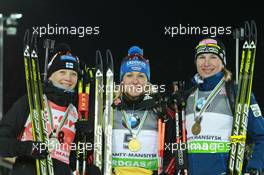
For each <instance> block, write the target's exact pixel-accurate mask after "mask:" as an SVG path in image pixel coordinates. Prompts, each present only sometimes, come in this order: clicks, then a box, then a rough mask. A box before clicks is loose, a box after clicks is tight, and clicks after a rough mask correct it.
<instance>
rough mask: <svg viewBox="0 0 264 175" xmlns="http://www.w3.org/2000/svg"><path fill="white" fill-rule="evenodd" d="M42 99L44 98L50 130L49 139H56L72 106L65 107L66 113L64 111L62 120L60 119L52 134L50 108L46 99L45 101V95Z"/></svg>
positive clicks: (52, 126)
mask: <svg viewBox="0 0 264 175" xmlns="http://www.w3.org/2000/svg"><path fill="white" fill-rule="evenodd" d="M43 98H44V103H45V106H46V108H47V109H48V120H49V123H50V128H51V137H56V138H57V136H58V134H59V132H60V131H61V128H62V126H63V125H64V124H65V122H66V119H67V118H68V116H69V112H70V109H72V108H73V104H70V105H69V106H68V107H67V109H66V111H65V113H64V115H63V117H62V119H61V121H60V123H59V125H58V127H57V128H56V130H55V132H54V125H53V115H52V112H51V109H50V106H49V103H48V99H47V97H46V96H45V95H44V96H43ZM54 133H55V134H54Z"/></svg>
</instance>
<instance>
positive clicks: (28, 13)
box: [0, 0, 264, 112]
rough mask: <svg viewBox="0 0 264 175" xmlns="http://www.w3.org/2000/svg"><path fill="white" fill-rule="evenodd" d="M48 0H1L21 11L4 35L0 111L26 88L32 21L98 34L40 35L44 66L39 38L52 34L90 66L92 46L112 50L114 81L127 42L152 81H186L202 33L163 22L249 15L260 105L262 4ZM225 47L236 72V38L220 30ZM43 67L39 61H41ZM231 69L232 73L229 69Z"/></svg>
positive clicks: (231, 20) (7, 8)
mask: <svg viewBox="0 0 264 175" xmlns="http://www.w3.org/2000/svg"><path fill="white" fill-rule="evenodd" d="M84 2H85V1H83V2H79V1H77V0H75V1H51V0H47V1H44V0H27V1H25V0H17V1H13V0H1V1H0V13H3V14H5V15H6V16H7V15H9V14H10V13H12V12H19V13H23V18H22V19H21V20H20V21H19V26H18V35H17V36H12V37H11V36H5V37H4V112H6V111H7V110H8V109H9V108H10V107H11V105H12V104H13V103H14V102H15V100H16V99H17V98H18V97H20V96H21V95H23V94H24V93H25V92H26V89H25V78H24V67H23V56H22V54H23V51H22V49H23V48H22V45H23V44H22V43H23V35H24V32H25V30H26V29H27V28H32V27H36V26H47V24H50V25H52V26H55V25H56V24H57V26H75V27H78V26H100V34H99V35H86V37H84V38H79V37H78V36H77V35H74V36H73V35H72V36H71V35H45V36H43V37H41V38H39V40H38V41H39V45H38V48H39V56H40V59H41V60H40V61H41V65H43V62H44V61H43V59H44V49H43V46H42V43H43V40H44V39H46V38H50V39H55V40H56V43H60V42H66V43H68V44H69V45H70V46H71V48H72V50H73V52H74V53H75V54H76V55H78V56H79V58H80V59H81V60H83V61H84V62H86V63H87V64H88V65H91V67H92V66H94V60H95V51H96V49H100V50H101V51H103V52H104V51H105V49H111V51H112V54H113V56H114V60H115V72H116V74H115V80H116V81H118V80H119V79H118V77H119V66H120V61H121V59H122V58H123V57H124V56H125V55H126V54H127V49H128V48H129V47H130V46H132V45H139V46H140V47H142V48H143V49H144V56H145V57H147V58H149V60H150V64H151V79H152V83H154V84H166V85H167V86H168V85H169V84H170V83H171V82H172V81H175V80H189V79H190V78H191V77H192V76H193V75H194V74H195V67H194V64H193V59H194V50H193V49H194V47H195V46H196V45H197V42H198V41H199V40H200V39H201V38H203V37H205V36H206V35H178V36H175V37H174V38H171V37H169V36H168V35H164V32H165V30H164V27H165V26H179V25H180V24H182V25H185V26H187V25H189V26H200V27H202V26H207V27H211V26H223V27H227V26H231V27H232V29H234V28H236V27H239V26H242V25H243V21H245V20H252V19H254V20H255V21H256V23H257V25H258V47H257V57H256V65H255V72H254V81H253V91H254V94H255V96H256V98H257V101H258V102H259V104H260V107H261V109H264V100H263V95H264V93H263V89H264V82H263V80H264V79H263V76H264V73H263V71H262V69H263V68H262V67H263V65H264V58H263V57H264V46H263V42H264V38H263V28H264V22H263V18H262V16H263V15H262V14H261V13H262V12H263V7H261V6H258V5H257V4H254V2H253V1H245V2H243V3H242V1H241V2H240V3H239V4H237V6H231V4H230V3H231V1H229V2H223V1H211V2H206V1H197V2H196V3H193V2H191V1H188V2H187V1H186V2H180V1H176V0H175V1H155V2H153V1H145V2H143V1H139V0H134V1H122V0H116V1H110V0H108V1H107V0H105V1H103V0H97V1H86V3H84ZM219 38H220V39H222V41H223V42H224V44H225V45H226V47H227V64H228V68H229V69H230V70H231V71H233V72H234V71H235V40H234V39H233V37H232V35H224V36H223V35H221V36H219ZM42 67H43V66H42ZM234 73H235V72H234Z"/></svg>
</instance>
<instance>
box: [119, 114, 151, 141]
mask: <svg viewBox="0 0 264 175" xmlns="http://www.w3.org/2000/svg"><path fill="white" fill-rule="evenodd" d="M122 113H123V116H124V120H125V122H126V125H127V128H128V130H129V132H130V134H132V136H133V138H136V137H137V135H138V134H139V131H140V130H141V129H142V127H143V125H144V123H145V120H146V118H147V114H148V111H147V110H146V111H145V112H144V114H143V118H142V120H141V122H140V124H139V126H138V129H137V131H136V133H135V134H134V133H133V130H132V128H131V126H130V125H129V123H128V116H127V113H126V112H125V111H124V110H122Z"/></svg>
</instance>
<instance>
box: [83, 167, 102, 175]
mask: <svg viewBox="0 0 264 175" xmlns="http://www.w3.org/2000/svg"><path fill="white" fill-rule="evenodd" d="M86 172H87V173H88V174H92V175H102V173H101V171H100V169H99V168H98V167H97V166H95V165H94V164H91V165H88V166H87V169H86Z"/></svg>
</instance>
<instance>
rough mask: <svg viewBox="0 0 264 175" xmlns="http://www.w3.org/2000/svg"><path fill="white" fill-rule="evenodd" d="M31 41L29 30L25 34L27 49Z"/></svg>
mask: <svg viewBox="0 0 264 175" xmlns="http://www.w3.org/2000/svg"><path fill="white" fill-rule="evenodd" d="M29 41H30V39H29V29H27V30H26V31H25V34H24V47H26V45H29Z"/></svg>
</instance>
